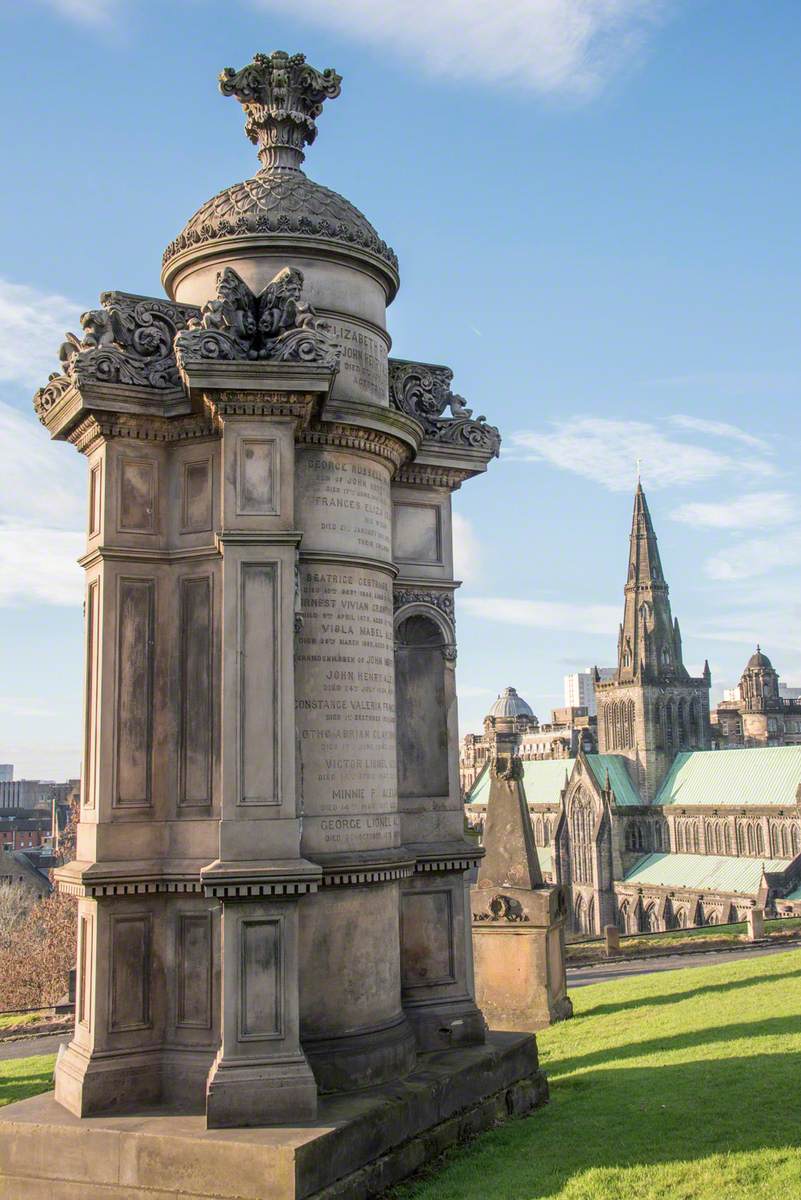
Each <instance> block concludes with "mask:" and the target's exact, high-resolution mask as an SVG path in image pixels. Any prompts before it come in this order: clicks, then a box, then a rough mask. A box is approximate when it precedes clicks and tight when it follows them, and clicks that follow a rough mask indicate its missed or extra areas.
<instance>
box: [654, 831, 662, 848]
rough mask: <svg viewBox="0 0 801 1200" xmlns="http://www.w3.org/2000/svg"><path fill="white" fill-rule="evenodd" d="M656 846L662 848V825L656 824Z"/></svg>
mask: <svg viewBox="0 0 801 1200" xmlns="http://www.w3.org/2000/svg"><path fill="white" fill-rule="evenodd" d="M654 846H655V847H656V849H657V850H661V849H662V826H661V825H655V826H654Z"/></svg>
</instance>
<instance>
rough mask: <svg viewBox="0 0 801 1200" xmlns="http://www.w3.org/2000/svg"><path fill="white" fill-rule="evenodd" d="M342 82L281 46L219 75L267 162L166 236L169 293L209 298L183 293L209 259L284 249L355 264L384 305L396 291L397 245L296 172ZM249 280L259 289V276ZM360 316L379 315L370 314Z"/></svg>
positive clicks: (261, 254) (164, 278)
mask: <svg viewBox="0 0 801 1200" xmlns="http://www.w3.org/2000/svg"><path fill="white" fill-rule="evenodd" d="M340 84H341V77H340V76H339V75H338V74H337V73H336V72H335V71H334V70H333V69H332V68H330V67H329V68H327V69H326V70H324V71H318V70H316V69H315V68H314V67H311V66H310V65H309V64H308V63H307V62H306V60H305V58H304V56H303V55H302V54H293V55H288V54H286V53H285V52H284V51H282V50H277V51H274V52H273V53H272V54H257V55H255V57H254V59H253V61H252V62H251V63H248V65H247V66H245V67H243V68H242V69H241V70H238V71H236V70H234V69H233V68H232V67H226V69H225V70H224V71H222V72H221V73H220V76H219V86H220V91H221V92H222V93H223V95H225V96H234V97H235V98H236V99H237V100H238V101H239V103H240V104H241V105H242V107H243V108H244V110H245V114H246V118H247V119H246V121H245V133H246V134H247V136H248V137H249V138H250V140H251V141H252V142H253V143H254V145H256V146H257V147H258V154H259V159H260V160H261V164H262V169H261V170H260V171H259V172H258V173H257V174H256V175H255V176H254V177H253V178H251V179H246V180H244V181H243V182H242V183H235V184H232V185H231V186H230V187H227V188H225V189H224V190H223V191H221V192H218V194H217V195H216V196H212V198H211V199H210V200H207V201H206V203H205V204H203V205H202V206H201V207H200V208H199V209H198V211H197V212H196V213H195V214H194V216H192V217H191V218H190V219H189V221H188V222H187V224H186V225H185V226H184V228H183V230H182V231H181V233H180V234H179V235H178V237H176V238H175V239H174V241H172V242H170V244H169V246H168V247H167V249H166V250H165V252H164V258H163V266H162V282H163V284H164V287H165V289H166V290H167V292H168V294H169V295H170V296H171V297H172V298H173V299H179V300H180V299H183V300H186V299H187V298H191V301H192V303H202V302H203V298H200V297H199V296H197V295H195V294H192V295H191V297H188V296H187V295H185V294H182V288H183V285H184V282H185V280H186V277H187V275H192V274H194V273H195V272H196V271H197V269H198V267H201V265H202V264H203V263H214V262H216V263H218V264H219V263H220V262H223V261H225V262H226V263H228V264H229V265H230V263H231V262H234V261H236V260H242V259H246V260H247V259H251V260H252V259H254V258H255V259H259V258H265V257H270V256H275V255H279V256H281V255H284V256H286V255H287V254H289V255H292V256H294V258H298V256H301V257H304V256H305V257H307V258H310V259H316V260H318V261H319V260H325V259H328V260H329V261H330V260H331V259H333V260H334V261H335V262H340V263H345V264H349V263H350V264H353V265H354V266H356V264H357V263H358V269H360V270H361V271H362V272H364V271H367V272H368V273H369V274H372V276H373V277H374V278H375V279H376V280H377V282H379V283H380V286H381V289H382V297H383V302H384V305H386V304H388V303H389V302H390V301H391V300H392V299H393V298H394V296H395V294H396V292H397V290H398V283H399V280H398V260H397V257H396V255H395V252H394V251H393V250H392V249H391V248H390V247H389V246H388V245H387V244H386V242H384V241H383V240H382V239H381V238H380V237H379V235H378V233H377V232H376V230H375V229H374V228H373V226H372V225H371V224H370V222H369V221H368V220H367V218H366V217H365V216H364V214H363V213H361V212H360V211H359V210H358V208H356V207H355V206H354V205H353V204H351V203H350V201H348V200H346V199H345V197H344V196H340V195H339V194H338V193H337V192H334V191H331V189H330V188H327V187H323V186H322V185H321V184H319V183H315V182H314V181H313V180H311V179H309V178H308V176H306V175H305V174H304V172H303V171H302V170H301V169H300V165H301V163H302V162H303V159H304V157H305V155H304V146H306V145H309V144H311V143H312V142H313V141H314V140H315V138H316V136H317V125H316V122H315V118H316V117H318V116H319V115H320V113H321V112H322V108H323V104H324V102H325V100H327V99H334V98H336V97H337V96H338V95H339V92H340ZM354 259H355V260H356V263H354V261H353V260H354ZM215 270H216V268H215ZM248 282H249V283H250V284H251V286H253V285H254V282H256V281H255V280H254V279H250V280H248ZM258 282H259V285H261V283H263V282H264V281H261V280H259V281H258ZM203 286H207V283H206V284H204V285H203ZM184 290H185V289H184ZM363 315H365V316H370V317H371V318H372V319H375V312H374V311H371V312H370V313H367V312H365V313H364V314H363Z"/></svg>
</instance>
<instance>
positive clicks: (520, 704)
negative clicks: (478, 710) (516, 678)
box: [487, 687, 534, 718]
mask: <svg viewBox="0 0 801 1200" xmlns="http://www.w3.org/2000/svg"><path fill="white" fill-rule="evenodd" d="M487 716H488V717H506V718H509V717H533V716H534V713H533V711H532V709H531V707H530V705H528V704H527V703H526V701H525V700H524V699H523V697H522V696H518V694H517V691H516V690H515V688H513V687H507V688H504V689H503V691H502V692H501V694H500V696H499V697H498V699H497V700H496V701H495V703H494V704H493V706H492V708H491V709H490V710H489V712H488V713H487Z"/></svg>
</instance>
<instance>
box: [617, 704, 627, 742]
mask: <svg viewBox="0 0 801 1200" xmlns="http://www.w3.org/2000/svg"><path fill="white" fill-rule="evenodd" d="M623 745H625V743H624V741H623V705H622V703H620V702H618V703H617V704H616V705H615V746H616V747H621V746H623Z"/></svg>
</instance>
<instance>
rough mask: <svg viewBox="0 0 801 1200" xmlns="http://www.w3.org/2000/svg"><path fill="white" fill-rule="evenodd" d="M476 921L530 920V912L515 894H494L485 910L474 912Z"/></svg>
mask: <svg viewBox="0 0 801 1200" xmlns="http://www.w3.org/2000/svg"><path fill="white" fill-rule="evenodd" d="M473 920H474V921H519V922H524V921H528V920H529V916H528V913H527V912H526V910H525V909H524V908H523V906H522V904H521V903H520V901H519V900H516V899H515V898H514V896H503V895H497V896H493V897H492V899H491V900H490V902H489V904H488V905H487V907H486V909H485V910H484V911H483V912H477V913H473Z"/></svg>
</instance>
